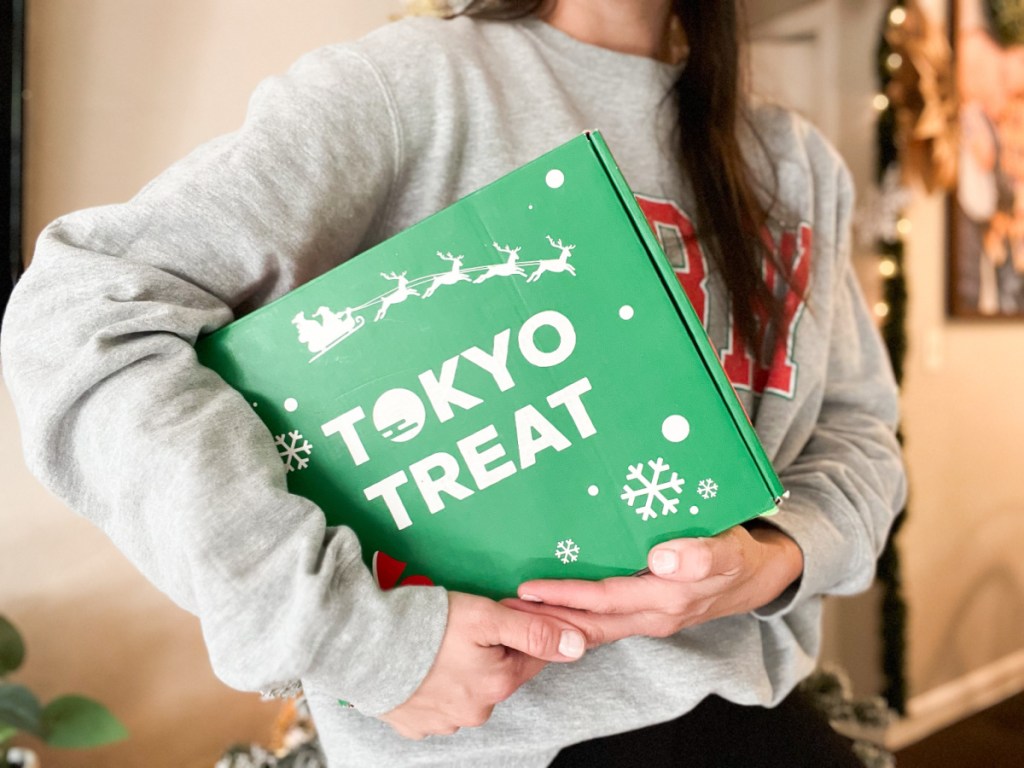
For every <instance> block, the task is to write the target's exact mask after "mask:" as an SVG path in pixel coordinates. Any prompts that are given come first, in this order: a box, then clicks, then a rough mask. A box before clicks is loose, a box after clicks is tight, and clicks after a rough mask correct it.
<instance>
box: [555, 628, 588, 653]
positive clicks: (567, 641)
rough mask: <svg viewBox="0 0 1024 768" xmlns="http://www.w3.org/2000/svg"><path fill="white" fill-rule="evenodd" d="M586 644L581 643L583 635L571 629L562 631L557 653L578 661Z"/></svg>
mask: <svg viewBox="0 0 1024 768" xmlns="http://www.w3.org/2000/svg"><path fill="white" fill-rule="evenodd" d="M585 649H586V643H584V642H583V635H581V634H580V633H579V632H576V631H574V630H572V629H565V630H562V638H561V640H560V641H559V643H558V652H559V653H560V654H562V655H563V656H568V657H569V658H570V659H578V658H579V657H580V656H582V655H583V651H584V650H585Z"/></svg>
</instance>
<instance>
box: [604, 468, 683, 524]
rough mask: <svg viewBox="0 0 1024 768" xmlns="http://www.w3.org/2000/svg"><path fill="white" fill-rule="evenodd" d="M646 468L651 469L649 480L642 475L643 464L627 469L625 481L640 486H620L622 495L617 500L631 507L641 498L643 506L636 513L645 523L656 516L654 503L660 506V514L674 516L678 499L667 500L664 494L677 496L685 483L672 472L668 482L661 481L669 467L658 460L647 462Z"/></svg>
mask: <svg viewBox="0 0 1024 768" xmlns="http://www.w3.org/2000/svg"><path fill="white" fill-rule="evenodd" d="M647 466H648V467H650V468H651V477H650V478H649V479H648V478H647V476H646V475H644V465H643V464H637V465H635V466H631V467H630V468H629V474H628V475H626V481H627V482H628V481H630V480H637V481H639V483H640V485H639V487H636V488H633V487H630V486H629V485H624V486H622V490H623V494H622V496H620V497H619V498H621V499H622V500H623V501H625V502H627V503H628V504H629V506H631V507H632V506H633V505H634V504H636V501H637V499H638V498H640V497H641V496H643V497H644V505H643V506H642V507H640V508H638V509H637V510H636V513H637V514H638V515H640V516H641V518H642V519H643V520H645V521H646V520H651V519H653V518H656V517H657V516H658V513H657V512H656V511H655V509H654V502H655V501H657V502H659V503H660V504H661V514H663V515H668V514H669V513H671V514H675V512H676V507H677V506H679V499H677V498H669V497H668V496H667V495H666V492H669V491H670V492H672V493H674V494H677V495H678V494H680V493H682V491H683V483H685V482H686V481H685V480H683V478H681V477H679V475H678V474H676V473H675V472H673V473H672V475H671V477H669V479H668V481H667V482H663V481H662V479H661V476H662V473H664V472H665V470H667V469H669V466H668V464H666V463H665V462H664V461H663V460H662V459H660V458H658V459H655V460H654V461H648V462H647Z"/></svg>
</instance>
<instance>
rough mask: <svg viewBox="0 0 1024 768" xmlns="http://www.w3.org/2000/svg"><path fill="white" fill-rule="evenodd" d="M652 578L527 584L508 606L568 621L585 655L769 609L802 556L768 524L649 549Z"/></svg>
mask: <svg viewBox="0 0 1024 768" xmlns="http://www.w3.org/2000/svg"><path fill="white" fill-rule="evenodd" d="M647 564H648V567H649V568H650V571H651V572H650V573H648V574H644V575H642V576H625V577H617V578H610V579H604V580H602V581H574V580H543V581H528V582H526V583H524V584H522V585H520V587H519V599H518V600H507V601H505V604H506V605H509V606H510V607H514V608H516V609H517V610H522V611H526V612H529V613H534V614H545V615H548V616H552V617H555V618H561V619H563V620H565V621H568V622H570V623H572V624H574V625H576V626H578V627H579V628H580V629H582V630H583V631H584V632H585V634H586V635H587V642H588V645H589V646H590V647H593V646H596V645H602V644H604V643H610V642H614V641H615V640H620V639H622V638H624V637H629V636H631V635H647V636H649V637H667V636H668V635H672V634H674V633H676V632H678V631H679V630H681V629H684V628H686V627H691V626H694V625H695V624H701V623H704V622H706V621H711V620H712V619H717V618H721V617H723V616H729V615H732V614H737V613H746V612H748V611H752V610H754V609H756V608H760V607H762V606H764V605H767V604H768V603H770V602H771V601H772V600H774V599H775V598H776V597H778V596H779V595H781V594H782V592H783V591H784V590H785V589H786V587H788V586H789V585H790V584H792V583H793V582H794V581H796V580H797V579H798V578H799V576H800V574H801V573H802V571H803V553H802V552H801V551H800V548H799V547H798V546H797V545H796V542H794V541H793V540H792V539H790V538H789V537H788V536H787V535H786V534H784V533H782V532H781V531H780V530H778V529H777V528H775V527H773V526H771V525H770V524H767V523H753V524H751V526H750V528H749V529H748V528H744V527H742V526H737V527H735V528H730V529H729V530H727V531H725V532H724V533H721V534H719V535H718V536H715V537H713V538H708V539H674V540H673V541H668V542H666V543H664V544H659V545H658V546H656V547H654V548H653V549H652V550H651V551H650V553H649V554H648V557H647Z"/></svg>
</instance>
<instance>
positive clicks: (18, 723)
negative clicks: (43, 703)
mask: <svg viewBox="0 0 1024 768" xmlns="http://www.w3.org/2000/svg"><path fill="white" fill-rule="evenodd" d="M4 725H8V726H11V727H12V728H17V729H18V730H19V731H28V732H29V733H32V734H35V735H36V736H41V735H42V733H43V728H42V708H41V707H40V706H39V699H37V698H36V697H35V694H33V693H32V691H30V690H29V689H28V688H26V687H25V686H23V685H12V684H11V683H0V726H4Z"/></svg>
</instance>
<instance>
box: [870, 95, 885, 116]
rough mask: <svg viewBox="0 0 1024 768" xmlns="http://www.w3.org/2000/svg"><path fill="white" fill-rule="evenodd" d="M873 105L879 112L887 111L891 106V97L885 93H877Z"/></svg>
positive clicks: (872, 101)
mask: <svg viewBox="0 0 1024 768" xmlns="http://www.w3.org/2000/svg"><path fill="white" fill-rule="evenodd" d="M871 106H873V107H874V108H875V110H876V111H878V112H885V110H887V109H888V108H889V97H888V96H886V95H885V94H884V93H876V94H875V98H873V99H872V100H871Z"/></svg>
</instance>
